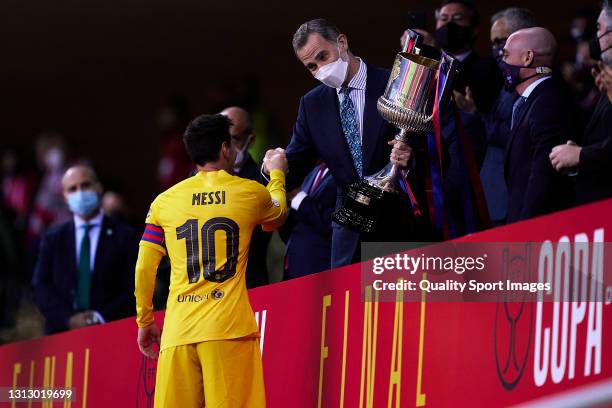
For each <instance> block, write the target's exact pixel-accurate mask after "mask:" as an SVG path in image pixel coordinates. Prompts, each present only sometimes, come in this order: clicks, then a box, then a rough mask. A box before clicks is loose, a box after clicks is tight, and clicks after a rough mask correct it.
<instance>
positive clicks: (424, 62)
mask: <svg viewBox="0 0 612 408" xmlns="http://www.w3.org/2000/svg"><path fill="white" fill-rule="evenodd" d="M421 41H422V38H421V36H420V35H418V34H417V33H415V32H410V33H409V42H408V44H409V46H408V47H406V50H405V51H404V52H400V53H398V54H397V56H396V57H395V62H394V64H393V69H392V70H391V75H390V76H389V82H388V83H387V88H386V90H385V93H384V94H383V95H382V96H381V97H380V98H379V99H378V103H377V108H378V112H379V113H380V115H381V116H382V117H383V118H384V119H385V120H386V121H388V122H389V123H391V124H393V125H395V126H396V127H397V128H398V129H400V132H399V133H398V134H397V135H396V136H395V140H398V141H400V142H402V143H407V142H408V133H413V134H419V135H423V136H424V135H426V134H428V133H431V132H432V131H433V130H434V127H433V117H434V105H435V102H436V92H437V91H438V89H437V84H438V79H439V76H440V73H441V71H443V72H444V74H445V75H444V78H445V80H444V83H441V84H440V85H439V86H441V87H442V88H441V90H442V93H441V95H442V96H441V97H440V99H439V101H438V102H439V106H442V104H443V101H446V100H448V98H449V97H450V95H449V94H450V90H451V89H450V88H451V87H450V86H449V85H450V84H451V83H452V78H453V76H454V71H455V69H456V62H455V60H454V59H453V58H452V57H450V56H449V55H447V54H445V53H443V52H442V53H439V55H440V59H439V60H436V59H433V58H429V57H426V56H424V55H420V53H421V48H419V46H420V43H421ZM423 47H424V48H427V47H426V46H423ZM430 54H431V51H430ZM400 171H403V170H401V169H399V168H398V167H397V166H396V165H394V164H392V163H391V162H389V164H387V166H385V168H383V169H382V170H380V171H379V172H378V173H375V174H373V175H371V176H368V177H364V178H363V179H361V180H360V181H358V182H356V183H354V184H352V185H351V186H350V188H349V190H348V191H347V193H346V196H345V200H344V205H343V207H342V208H341V209H339V210H337V211H335V212H334V214H333V219H334V221H336V222H337V223H338V224H341V225H344V226H347V227H349V228H351V229H353V230H355V231H358V232H366V233H367V232H372V231H374V230H375V229H376V221H377V218H378V215H379V214H380V211H381V209H382V206H383V204H382V202H383V197H384V196H385V194H398V193H400V192H401V191H402V189H401V187H400V184H399V177H398V176H399V174H400V173H399V172H400Z"/></svg>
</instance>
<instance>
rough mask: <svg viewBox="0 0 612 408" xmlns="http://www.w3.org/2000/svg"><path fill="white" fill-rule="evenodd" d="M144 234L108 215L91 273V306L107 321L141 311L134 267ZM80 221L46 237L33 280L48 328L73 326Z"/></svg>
mask: <svg viewBox="0 0 612 408" xmlns="http://www.w3.org/2000/svg"><path fill="white" fill-rule="evenodd" d="M137 256H138V236H137V235H136V233H135V231H134V230H133V229H132V228H131V227H129V226H127V225H125V224H122V223H120V222H118V221H117V220H114V219H112V218H109V217H106V216H105V217H104V220H103V222H102V229H101V230H100V239H99V241H98V247H97V249H96V259H95V264H94V270H93V272H92V277H91V295H90V301H91V310H96V311H98V312H99V313H100V314H101V315H102V317H104V319H105V320H106V321H110V320H116V319H120V318H124V317H128V316H132V315H134V314H135V312H136V309H135V307H136V306H135V301H134V268H135V266H136V257H137ZM76 259H77V256H76V244H75V233H74V222H73V221H70V222H67V223H64V224H61V225H58V226H56V227H54V228H51V229H50V230H49V231H48V232H47V233H46V234H45V235H44V236H43V238H42V241H41V244H40V250H39V254H38V260H37V263H36V269H35V271H34V278H33V282H32V284H33V286H34V300H35V302H36V304H37V305H38V308H39V309H40V311H41V313H42V314H43V315H44V316H45V319H46V323H45V330H46V332H47V333H55V332H59V331H63V330H66V329H67V328H68V319H69V318H70V316H72V315H73V314H74V313H76V310H75V302H76V298H75V297H76V290H77V279H78V272H77V262H76Z"/></svg>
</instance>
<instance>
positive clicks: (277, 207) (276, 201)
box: [259, 170, 287, 231]
mask: <svg viewBox="0 0 612 408" xmlns="http://www.w3.org/2000/svg"><path fill="white" fill-rule="evenodd" d="M262 191H263V194H260V195H259V200H260V201H259V205H260V212H259V214H260V221H259V223H260V224H261V226H262V228H263V230H264V231H274V230H275V229H277V228H278V227H280V226H281V225H283V223H284V222H285V218H286V216H287V195H286V193H285V173H283V172H282V171H281V170H272V171H271V172H270V182H269V183H268V185H267V186H266V190H262Z"/></svg>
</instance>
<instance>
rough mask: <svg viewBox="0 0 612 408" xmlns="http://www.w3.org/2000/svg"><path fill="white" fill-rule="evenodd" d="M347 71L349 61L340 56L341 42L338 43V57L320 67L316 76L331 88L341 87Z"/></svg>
mask: <svg viewBox="0 0 612 408" xmlns="http://www.w3.org/2000/svg"><path fill="white" fill-rule="evenodd" d="M347 73H348V61H344V60H343V59H342V57H341V56H340V44H338V59H337V60H335V61H334V62H330V63H329V64H327V65H323V66H322V67H321V68H319V70H318V71H317V73H316V74H315V78H317V79H318V80H319V81H321V82H323V83H324V84H325V85H327V86H329V87H331V88H340V87H341V86H342V84H343V83H344V80H345V79H346V74H347Z"/></svg>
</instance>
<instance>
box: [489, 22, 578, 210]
mask: <svg viewBox="0 0 612 408" xmlns="http://www.w3.org/2000/svg"><path fill="white" fill-rule="evenodd" d="M556 50H557V43H556V41H555V38H554V37H553V35H552V34H551V33H550V31H548V30H547V29H545V28H542V27H533V28H527V29H523V30H519V31H516V32H515V33H513V34H512V35H510V36H509V37H508V41H507V42H506V45H505V46H504V50H503V59H502V60H501V61H500V68H501V70H502V72H503V73H504V81H505V84H504V85H505V88H506V90H508V91H513V90H514V91H516V92H517V93H518V94H519V97H518V99H517V100H516V102H514V104H513V107H512V116H511V120H510V139H509V141H508V144H507V146H506V155H505V179H506V184H507V186H508V222H514V221H520V220H525V219H528V218H532V217H535V216H538V215H542V214H546V213H549V212H551V211H556V210H559V209H562V208H565V207H567V206H568V205H569V204H570V202H571V201H570V200H571V196H572V193H571V190H570V188H569V185H568V180H567V178H564V177H562V176H561V175H559V174H558V173H557V172H556V171H555V170H554V168H553V167H552V165H551V163H550V160H549V159H548V155H549V153H550V151H551V150H552V148H553V147H554V146H555V145H558V144H560V143H565V142H566V141H567V139H568V136H569V134H568V133H569V132H570V123H569V118H570V116H571V115H570V114H569V109H568V107H567V105H566V104H565V97H564V95H563V94H562V92H561V91H560V90H559V87H558V85H557V83H556V80H553V79H552V78H551V77H552V68H551V67H552V65H553V60H554V57H555V54H556Z"/></svg>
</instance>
